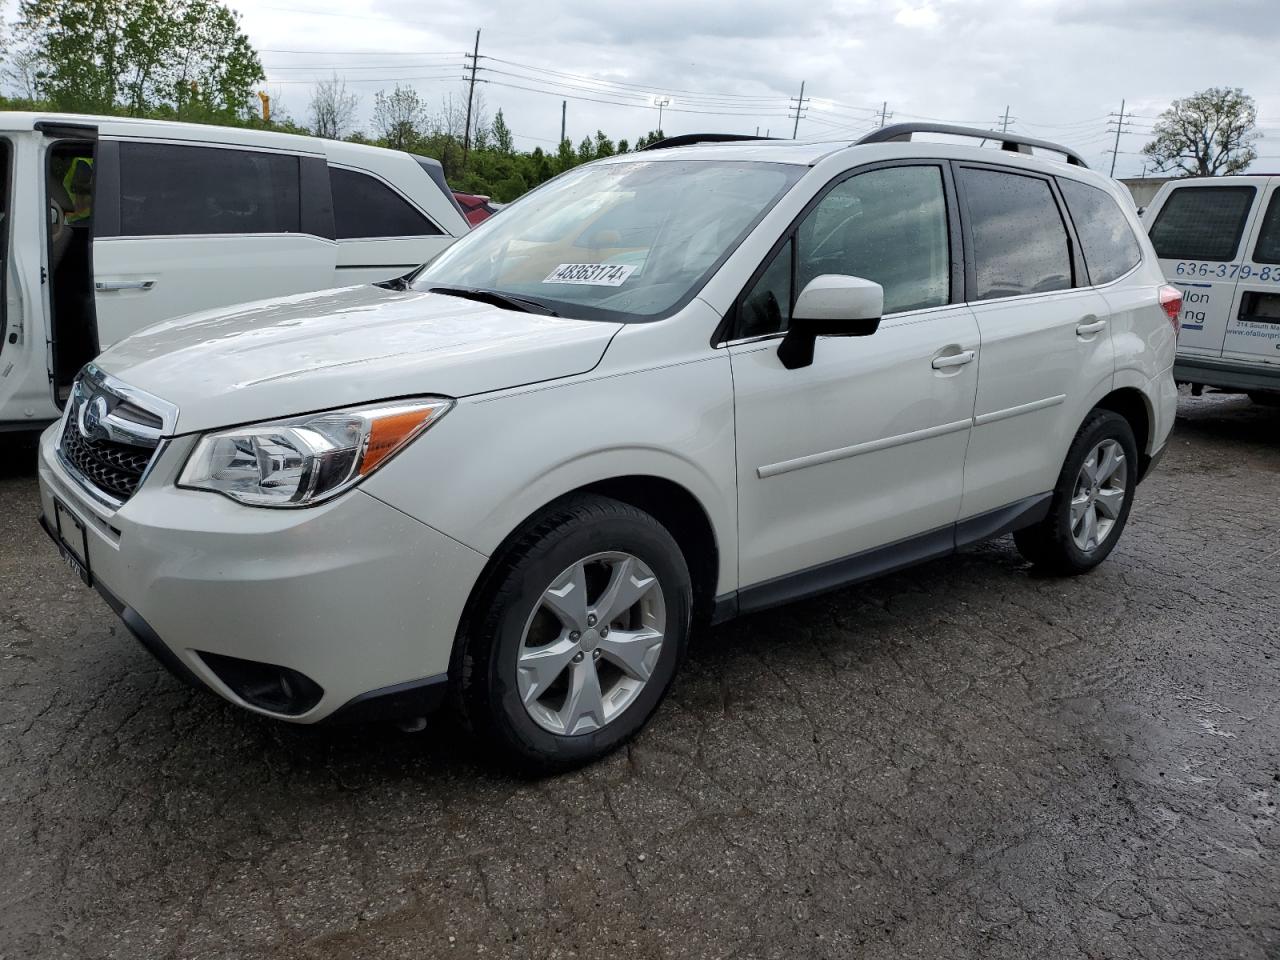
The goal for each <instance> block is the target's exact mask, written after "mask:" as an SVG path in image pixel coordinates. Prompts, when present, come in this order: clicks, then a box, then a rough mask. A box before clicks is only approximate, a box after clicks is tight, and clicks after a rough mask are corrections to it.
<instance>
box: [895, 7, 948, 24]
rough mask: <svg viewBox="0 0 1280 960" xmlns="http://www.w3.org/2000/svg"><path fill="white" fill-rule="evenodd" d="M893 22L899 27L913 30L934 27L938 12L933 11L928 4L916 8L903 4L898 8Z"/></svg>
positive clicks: (936, 22)
mask: <svg viewBox="0 0 1280 960" xmlns="http://www.w3.org/2000/svg"><path fill="white" fill-rule="evenodd" d="M893 22H894V23H896V24H898V25H899V26H902V27H910V28H913V29H919V28H926V29H927V28H929V27H936V26H937V25H938V11H936V10H934V9H933V6H932V5H930V4H928V3H925V4H921V5H920V6H918V7H913V6H910V5H909V4H903V5H902V6H900V7H899V8H898V12H897V14H896V15H895V16H894V18H893Z"/></svg>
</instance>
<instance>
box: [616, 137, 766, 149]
mask: <svg viewBox="0 0 1280 960" xmlns="http://www.w3.org/2000/svg"><path fill="white" fill-rule="evenodd" d="M777 139H778V138H777V137H758V136H754V135H752V134H750V133H682V134H680V135H679V136H676V137H667V138H666V139H664V140H656V141H654V142H653V143H649V144H646V145H645V146H643V147H641V148H640V149H641V150H665V149H667V148H668V147H688V146H691V145H692V144H695V143H729V142H731V141H737V140H777Z"/></svg>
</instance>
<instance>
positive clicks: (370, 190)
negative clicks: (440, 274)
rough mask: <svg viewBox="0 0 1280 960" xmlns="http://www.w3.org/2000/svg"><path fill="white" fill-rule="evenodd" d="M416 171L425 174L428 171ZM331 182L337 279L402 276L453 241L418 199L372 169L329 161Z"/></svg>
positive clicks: (349, 281) (364, 280) (353, 280)
mask: <svg viewBox="0 0 1280 960" xmlns="http://www.w3.org/2000/svg"><path fill="white" fill-rule="evenodd" d="M415 173H416V174H418V175H420V176H421V177H422V178H423V179H424V180H425V179H426V176H427V175H426V174H425V173H418V171H415ZM329 182H330V184H331V185H332V188H333V218H334V227H335V230H336V235H337V239H338V259H337V278H336V280H335V281H334V282H335V283H336V284H338V285H343V286H345V285H346V284H355V283H376V282H378V281H381V280H390V279H391V278H393V277H400V276H403V275H404V274H406V273H408V272H409V271H410V270H412V269H414V268H415V267H417V266H420V265H421V264H423V263H425V262H426V261H428V260H430V259H431V258H432V257H434V256H435V255H436V254H437V253H439V252H440V251H441V250H443V249H444V248H445V247H447V246H448V245H449V244H450V243H452V242H453V237H452V236H450V235H449V234H448V233H447V232H446V231H445V230H444V229H442V228H441V227H440V225H439V224H437V223H436V222H435V221H434V220H433V219H432V218H431V217H430V216H428V215H427V214H426V213H425V212H424V211H423V210H422V208H421V207H420V206H418V204H416V203H414V202H413V201H411V200H410V199H409V198H408V197H406V196H405V195H404V193H403V192H401V191H400V190H399V189H397V188H396V186H395V185H394V184H392V183H391V182H390V181H389V180H386V179H384V178H382V177H381V176H379V175H378V174H376V173H374V172H372V171H370V170H361V169H357V168H355V167H347V166H342V165H340V164H336V163H330V165H329ZM432 188H433V189H434V184H433V185H432Z"/></svg>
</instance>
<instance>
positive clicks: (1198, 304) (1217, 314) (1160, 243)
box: [1146, 177, 1272, 357]
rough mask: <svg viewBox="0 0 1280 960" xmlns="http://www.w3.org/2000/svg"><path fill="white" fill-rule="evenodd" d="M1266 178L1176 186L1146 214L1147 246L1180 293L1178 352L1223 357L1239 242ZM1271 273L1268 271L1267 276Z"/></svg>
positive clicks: (1237, 272)
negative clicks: (1149, 244)
mask: <svg viewBox="0 0 1280 960" xmlns="http://www.w3.org/2000/svg"><path fill="white" fill-rule="evenodd" d="M1266 183H1267V180H1266V178H1265V177H1233V178H1232V179H1231V182H1230V183H1214V182H1212V181H1199V182H1196V183H1189V184H1186V185H1178V186H1175V187H1174V188H1173V189H1172V190H1170V191H1169V192H1168V193H1167V194H1166V195H1165V197H1164V200H1163V201H1161V202H1160V203H1159V204H1158V205H1153V208H1152V209H1151V210H1149V211H1148V212H1147V216H1146V221H1147V223H1148V224H1149V226H1148V232H1149V233H1150V235H1151V244H1152V246H1154V247H1155V250H1156V256H1158V257H1159V258H1160V268H1161V270H1162V271H1163V272H1164V275H1165V278H1166V279H1168V281H1169V282H1170V283H1172V284H1173V285H1174V286H1176V287H1177V288H1178V289H1179V290H1181V291H1182V315H1181V316H1180V318H1179V322H1180V325H1181V328H1182V332H1181V333H1180V334H1179V337H1178V352H1179V353H1180V354H1188V355H1192V356H1212V357H1217V356H1221V354H1222V345H1223V340H1224V339H1225V337H1226V334H1227V322H1228V318H1229V317H1230V315H1231V309H1232V302H1233V301H1234V300H1235V294H1236V283H1237V281H1238V280H1239V279H1240V275H1241V272H1242V271H1245V272H1252V267H1246V265H1245V264H1244V263H1242V262H1241V256H1242V253H1243V242H1242V241H1243V239H1244V237H1245V235H1246V234H1247V233H1249V232H1251V231H1252V226H1253V220H1254V216H1255V214H1254V210H1255V208H1256V206H1257V202H1256V201H1257V198H1258V194H1259V192H1260V191H1261V190H1262V189H1263V188H1264V187H1265V186H1266ZM1271 272H1272V271H1270V270H1269V271H1268V275H1269V274H1270V273H1271Z"/></svg>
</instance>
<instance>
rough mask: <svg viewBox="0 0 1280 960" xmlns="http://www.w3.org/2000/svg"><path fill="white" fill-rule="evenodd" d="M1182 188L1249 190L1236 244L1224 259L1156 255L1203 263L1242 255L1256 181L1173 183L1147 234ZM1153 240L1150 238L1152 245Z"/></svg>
mask: <svg viewBox="0 0 1280 960" xmlns="http://www.w3.org/2000/svg"><path fill="white" fill-rule="evenodd" d="M1182 190H1239V191H1241V192H1244V191H1248V192H1249V195H1250V196H1249V202H1248V203H1247V204H1246V205H1245V208H1244V214H1243V215H1242V216H1241V218H1240V226H1239V227H1238V231H1239V232H1238V233H1237V234H1236V245H1235V246H1234V247H1232V248H1231V256H1229V257H1227V258H1226V259H1225V260H1211V259H1209V258H1208V257H1161V256H1160V251H1159V250H1157V251H1156V257H1157V258H1158V259H1161V260H1199V261H1203V262H1204V263H1231V262H1233V261H1235V260H1239V259H1240V258H1241V256H1242V254H1241V247H1242V246H1243V245H1244V241H1245V238H1246V236H1247V235H1248V233H1249V221H1250V220H1251V219H1252V218H1253V215H1254V210H1255V209H1256V207H1257V206H1258V185H1257V184H1256V183H1188V184H1175V185H1174V187H1173V189H1171V190H1170V191H1169V195H1168V196H1167V197H1165V198H1164V201H1163V202H1162V203H1161V204H1160V212H1159V213H1157V214H1156V218H1155V219H1154V220H1153V221H1151V229H1150V230H1148V231H1147V236H1152V234H1154V233H1155V230H1156V227H1158V226H1159V225H1160V220H1161V219H1162V218H1163V217H1164V215H1165V211H1166V210H1168V209H1169V201H1170V200H1172V199H1173V197H1174V195H1175V194H1176V193H1178V192H1179V191H1182ZM1154 245H1155V240H1154V239H1153V240H1152V246H1154Z"/></svg>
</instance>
